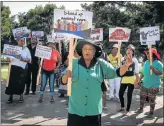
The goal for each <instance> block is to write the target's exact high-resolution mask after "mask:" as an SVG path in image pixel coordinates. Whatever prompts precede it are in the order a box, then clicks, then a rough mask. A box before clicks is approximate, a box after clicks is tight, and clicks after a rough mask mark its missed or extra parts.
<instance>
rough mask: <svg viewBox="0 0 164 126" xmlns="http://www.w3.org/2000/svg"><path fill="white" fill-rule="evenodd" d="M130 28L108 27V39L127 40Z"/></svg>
mask: <svg viewBox="0 0 164 126" xmlns="http://www.w3.org/2000/svg"><path fill="white" fill-rule="evenodd" d="M130 32H131V29H128V28H122V27H116V28H109V41H113V42H115V41H116V42H118V41H121V42H128V41H129V38H130Z"/></svg>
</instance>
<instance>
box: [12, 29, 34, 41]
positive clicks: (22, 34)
mask: <svg viewBox="0 0 164 126" xmlns="http://www.w3.org/2000/svg"><path fill="white" fill-rule="evenodd" d="M12 32H13V36H14V38H31V31H30V30H29V29H27V27H20V28H16V29H13V30H12Z"/></svg>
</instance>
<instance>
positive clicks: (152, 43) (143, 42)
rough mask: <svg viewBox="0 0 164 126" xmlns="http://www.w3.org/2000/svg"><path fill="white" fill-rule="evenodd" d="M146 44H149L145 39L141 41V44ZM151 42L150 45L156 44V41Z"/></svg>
mask: <svg viewBox="0 0 164 126" xmlns="http://www.w3.org/2000/svg"><path fill="white" fill-rule="evenodd" d="M148 44H149V42H146V41H145V42H141V45H148ZM151 44H152V45H156V42H155V41H152V42H151Z"/></svg>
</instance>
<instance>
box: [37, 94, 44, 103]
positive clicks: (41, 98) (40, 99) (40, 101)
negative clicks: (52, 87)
mask: <svg viewBox="0 0 164 126" xmlns="http://www.w3.org/2000/svg"><path fill="white" fill-rule="evenodd" d="M42 100H43V95H40V98H39V100H38V102H39V103H42Z"/></svg>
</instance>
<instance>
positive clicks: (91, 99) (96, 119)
mask: <svg viewBox="0 0 164 126" xmlns="http://www.w3.org/2000/svg"><path fill="white" fill-rule="evenodd" d="M76 50H77V53H78V54H79V56H81V58H80V59H74V60H73V66H72V68H73V69H72V72H71V71H69V70H67V69H66V70H65V71H64V72H63V75H62V78H61V81H62V83H63V84H67V81H68V78H69V77H72V89H71V91H72V92H71V96H70V97H69V108H68V122H67V126H101V113H102V89H101V84H102V82H103V80H104V79H111V78H115V77H116V76H117V75H123V74H125V72H126V71H127V69H128V67H129V66H130V65H131V64H132V59H131V58H130V57H129V58H127V60H126V63H125V64H124V65H123V66H121V67H120V68H119V69H117V70H115V68H114V67H113V66H112V65H111V64H110V63H108V62H107V61H105V60H103V59H99V58H98V57H99V56H100V55H101V48H100V47H99V46H97V45H95V44H93V43H92V42H89V41H86V40H78V43H77V47H76Z"/></svg>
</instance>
